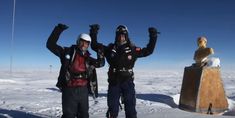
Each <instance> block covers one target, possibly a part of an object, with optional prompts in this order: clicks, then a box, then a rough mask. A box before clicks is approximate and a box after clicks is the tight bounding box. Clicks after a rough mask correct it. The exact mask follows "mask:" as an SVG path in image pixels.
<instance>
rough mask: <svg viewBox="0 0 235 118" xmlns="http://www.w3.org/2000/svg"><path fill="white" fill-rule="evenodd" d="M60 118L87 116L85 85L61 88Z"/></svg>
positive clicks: (84, 117) (82, 117)
mask: <svg viewBox="0 0 235 118" xmlns="http://www.w3.org/2000/svg"><path fill="white" fill-rule="evenodd" d="M62 111H63V115H62V118H76V117H77V118H89V113H88V111H89V101H88V88H87V86H83V87H76V88H63V89H62Z"/></svg>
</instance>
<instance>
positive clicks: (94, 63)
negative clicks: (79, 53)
mask: <svg viewBox="0 0 235 118" xmlns="http://www.w3.org/2000/svg"><path fill="white" fill-rule="evenodd" d="M89 59H90V65H92V66H94V67H95V68H99V67H103V66H104V64H105V59H104V53H103V51H102V50H101V49H98V50H97V59H95V58H92V57H90V58H89Z"/></svg>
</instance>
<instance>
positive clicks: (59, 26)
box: [56, 23, 69, 31]
mask: <svg viewBox="0 0 235 118" xmlns="http://www.w3.org/2000/svg"><path fill="white" fill-rule="evenodd" d="M56 27H57V28H58V29H59V30H61V31H64V30H66V29H68V28H69V27H68V26H67V25H65V24H62V23H59V24H58V25H57V26H56Z"/></svg>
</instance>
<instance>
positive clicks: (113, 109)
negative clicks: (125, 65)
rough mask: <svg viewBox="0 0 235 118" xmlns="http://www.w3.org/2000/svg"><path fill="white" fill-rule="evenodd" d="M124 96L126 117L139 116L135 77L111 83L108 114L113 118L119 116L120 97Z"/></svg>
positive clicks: (135, 117) (134, 117)
mask: <svg viewBox="0 0 235 118" xmlns="http://www.w3.org/2000/svg"><path fill="white" fill-rule="evenodd" d="M121 95H122V96H123V98H124V105H125V106H124V108H125V115H126V118H137V112H136V109H135V106H136V96H135V84H134V82H133V79H129V80H126V81H125V82H122V83H118V84H116V85H112V84H109V88H108V107H109V108H108V114H109V115H110V116H111V118H117V116H118V112H119V104H120V102H119V99H120V97H121Z"/></svg>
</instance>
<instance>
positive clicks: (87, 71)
mask: <svg viewBox="0 0 235 118" xmlns="http://www.w3.org/2000/svg"><path fill="white" fill-rule="evenodd" d="M67 28H68V26H66V25H64V24H58V25H57V26H56V27H55V28H54V30H53V31H52V33H51V35H50V36H49V38H48V40H47V48H48V49H49V50H50V51H51V52H52V53H54V54H55V55H56V56H58V57H59V58H60V62H61V68H60V74H59V77H58V82H57V84H56V86H57V87H58V88H60V90H61V91H62V110H63V115H62V118H75V117H77V118H89V113H88V109H89V103H88V83H89V77H90V76H92V74H93V73H92V72H94V69H95V68H96V67H102V66H104V58H103V55H102V52H101V51H98V53H97V59H94V58H92V57H90V53H89V52H88V50H87V49H88V47H89V44H90V42H91V37H90V36H89V35H88V34H80V35H79V37H78V39H77V44H76V45H72V46H70V47H61V46H59V45H58V44H57V41H58V39H59V36H60V34H61V33H62V32H63V31H64V30H66V29H67Z"/></svg>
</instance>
